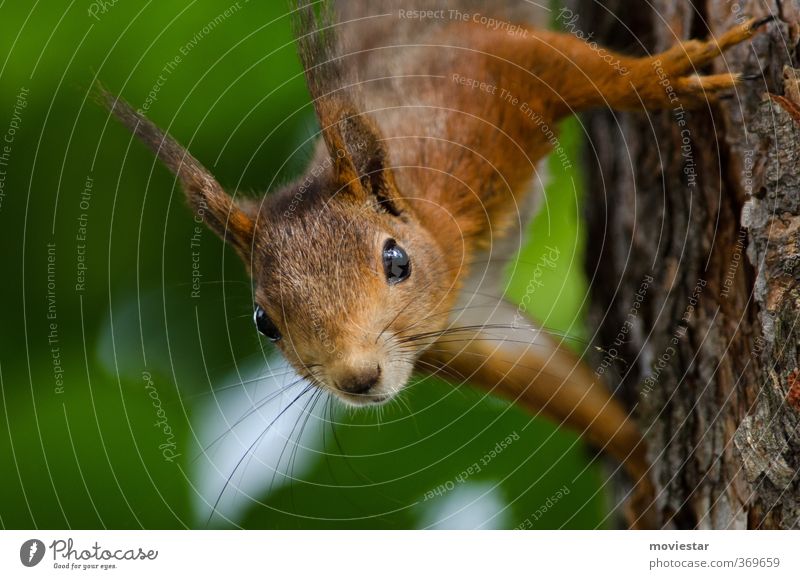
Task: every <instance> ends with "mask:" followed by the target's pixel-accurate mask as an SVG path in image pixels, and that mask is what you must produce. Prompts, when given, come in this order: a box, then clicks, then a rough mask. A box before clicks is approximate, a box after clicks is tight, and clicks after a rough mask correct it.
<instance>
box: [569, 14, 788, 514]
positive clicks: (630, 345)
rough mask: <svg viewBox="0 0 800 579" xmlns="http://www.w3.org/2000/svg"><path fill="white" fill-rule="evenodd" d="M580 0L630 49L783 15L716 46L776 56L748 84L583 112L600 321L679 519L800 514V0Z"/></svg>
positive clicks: (653, 47)
mask: <svg viewBox="0 0 800 579" xmlns="http://www.w3.org/2000/svg"><path fill="white" fill-rule="evenodd" d="M568 4H569V5H570V7H571V8H572V9H573V10H574V11H575V13H576V14H578V15H579V17H580V26H581V28H582V29H583V31H584V32H585V33H587V34H588V33H590V32H594V34H595V35H594V38H595V39H597V40H598V41H599V42H601V43H603V44H606V45H609V46H612V47H614V48H617V49H619V50H624V51H627V52H629V53H630V52H634V53H636V52H639V53H645V52H649V53H654V52H658V51H661V50H664V49H666V48H668V47H669V46H670V45H672V44H674V43H675V42H676V41H677V40H681V39H687V38H692V37H696V38H704V37H706V36H707V35H708V34H719V33H720V32H722V31H723V30H725V29H726V28H728V27H730V26H732V25H734V24H735V23H736V22H741V21H742V20H743V19H744V18H747V17H749V16H765V15H767V14H769V13H770V12H769V11H770V10H771V11H772V13H774V14H777V15H778V16H779V21H778V22H777V23H775V24H771V25H769V27H768V28H767V30H766V32H765V33H762V34H761V35H760V36H758V37H757V38H756V39H754V40H753V42H752V43H749V44H746V45H742V46H739V47H736V48H735V49H734V50H732V51H730V52H728V53H727V54H726V56H725V58H724V59H722V58H720V59H719V60H718V62H717V63H716V64H715V66H714V69H715V70H716V71H718V72H722V71H723V70H725V69H729V70H732V71H743V72H745V73H758V72H759V71H763V73H764V76H763V79H761V80H757V81H749V82H747V83H746V85H745V86H743V87H742V89H741V90H739V91H738V94H736V95H734V96H733V98H732V99H731V100H725V101H723V102H721V103H720V104H718V105H714V106H711V107H709V108H708V109H706V110H698V111H691V112H689V111H685V112H684V113H683V114H685V117H681V114H682V112H681V111H680V109H678V108H677V107H678V106H679V105H678V104H676V109H674V110H671V111H665V112H662V113H650V114H644V113H630V114H628V113H625V114H619V113H617V114H612V113H610V112H608V111H599V112H596V113H592V114H590V115H587V116H585V117H584V118H583V121H584V123H585V126H586V128H587V131H588V135H589V138H590V142H591V143H593V146H590V147H587V156H586V161H587V167H588V169H589V178H588V179H587V187H588V190H589V192H588V194H587V206H588V207H587V209H588V211H587V220H588V228H589V232H588V233H589V239H591V240H592V243H591V244H590V246H589V251H588V255H587V270H588V273H589V276H590V280H591V288H592V305H591V308H590V324H591V325H592V327H593V328H594V329H595V330H596V331H597V334H596V336H595V340H596V343H597V345H599V346H602V347H604V348H606V349H607V350H610V351H611V352H612V353H613V354H616V356H617V358H616V359H615V360H614V363H613V364H612V365H611V368H613V371H608V372H606V373H605V374H606V377H607V378H608V379H609V383H611V384H614V383H615V380H616V381H617V382H616V383H619V384H620V385H621V386H620V388H621V392H622V395H623V396H625V397H627V399H628V400H629V401H630V402H631V403H632V404H636V410H635V412H636V415H637V417H638V419H639V420H640V422H641V424H642V427H643V429H644V430H646V431H647V434H646V438H647V440H648V444H649V450H650V455H651V458H652V461H653V478H654V482H655V484H656V486H657V488H658V492H659V496H658V503H657V505H658V511H659V514H660V516H661V517H662V521H661V522H662V524H663V526H664V527H666V528H767V529H774V528H798V527H800V474H798V468H799V467H800V432H799V431H798V424H799V423H800V370H798V368H799V367H800V347H798V342H799V341H800V328H798V322H799V321H800V313H799V312H800V164H798V160H800V82H798V81H796V80H795V79H794V75H793V72H794V71H793V69H791V68H785V67H791V66H793V65H794V66H797V65H798V61H797V56H798V52H797V43H798V36H799V34H798V30H799V27H798V23H800V6H798V3H797V2H796V1H791V2H790V1H787V0H785V1H784V2H783V3H782V6H778V4H776V3H775V2H774V1H773V0H769V1H766V2H765V1H763V0H762V1H748V0H741V1H735V0H708V1H696V2H688V1H675V0H655V1H653V2H649V3H645V2H641V3H640V2H636V3H631V2H630V0H608V1H605V2H600V1H596V0H572V1H571V2H569V3H568ZM632 4H635V6H633V5H632ZM650 4H652V6H651V7H650V6H649V5H650ZM702 72H709V71H702ZM797 78H798V79H800V71H798V76H797ZM767 93H770V94H771V95H773V96H769V95H768V94H767ZM681 118H685V122H686V124H685V126H681V123H680V120H681ZM648 276H652V283H648V281H647V280H648V279H649V277H648ZM637 292H639V294H638V297H637ZM642 296H644V297H643V298H642ZM639 306H640V307H639ZM601 357H602V354H600V355H599V356H598V360H596V364H597V367H601V366H602V365H603V363H604V360H601ZM608 358H609V356H608V354H607V355H606V360H607V359H608Z"/></svg>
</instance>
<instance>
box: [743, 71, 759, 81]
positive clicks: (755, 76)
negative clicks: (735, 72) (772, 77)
mask: <svg viewBox="0 0 800 579" xmlns="http://www.w3.org/2000/svg"><path fill="white" fill-rule="evenodd" d="M762 78H764V73H763V72H754V73H753V74H740V75H739V79H740V80H761V79H762Z"/></svg>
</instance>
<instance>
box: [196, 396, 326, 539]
mask: <svg viewBox="0 0 800 579" xmlns="http://www.w3.org/2000/svg"><path fill="white" fill-rule="evenodd" d="M313 387H314V386H313V385H311V384H309V385H308V386H306V387H305V388H304V389H303V391H302V392H300V394H298V395H297V397H296V398H295V399H294V400H292V401H291V402H290V403H289V404H288V405H287V406H286V407H285V408H284V409H283V410H281V411H280V412H279V413H278V415H277V416H276V417H275V418H273V419H272V421H271V422H270V423H269V424H268V425H267V427H266V428H265V429H264V430H263V431H262V432H261V434H259V435H258V437H257V438H256V439H255V440H254V441H253V443H252V444H251V445H250V446H249V447H248V449H247V451H246V452H245V454H244V455H243V456H242V458H240V459H239V461H238V462H237V463H236V466H235V467H234V468H233V472H231V474H230V476H229V477H228V479H227V480H226V481H225V484H224V485H223V486H222V490H221V491H219V494H218V495H217V500H216V501H214V506H213V507H212V508H211V513H210V514H209V515H208V520H207V521H206V527H208V526H209V525H210V524H211V519H212V518H213V517H214V513H216V512H217V507H219V502H220V501H221V500H222V495H224V494H225V491H226V490H227V488H228V485H229V484H230V482H231V479H232V478H233V476H234V475H235V474H236V471H237V470H239V467H240V466H241V465H242V462H243V461H244V459H245V458H247V457H248V456H249V455H250V454H251V453H252V452H253V449H254V448H255V447H256V446H257V445H258V443H259V442H260V441H261V440H262V439H263V438H264V436H265V435H266V434H267V432H268V431H269V429H270V428H272V426H273V425H274V424H275V423H276V422H277V421H278V420H279V419H280V418H281V417H282V416H283V415H284V414H285V413H286V412H287V411H288V410H289V409H290V408H291V407H292V406H294V404H295V403H296V402H297V401H298V400H300V399H301V398H302V397H303V396H305V395H306V394H307V393H308V392H309V391H310V390H311V389H312V388H313Z"/></svg>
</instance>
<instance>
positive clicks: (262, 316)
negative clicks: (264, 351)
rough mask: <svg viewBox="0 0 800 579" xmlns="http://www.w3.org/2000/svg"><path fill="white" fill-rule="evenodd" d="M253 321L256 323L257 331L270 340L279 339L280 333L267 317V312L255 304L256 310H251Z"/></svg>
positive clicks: (275, 340)
mask: <svg viewBox="0 0 800 579" xmlns="http://www.w3.org/2000/svg"><path fill="white" fill-rule="evenodd" d="M253 321H254V322H255V323H256V328H258V331H259V332H261V333H262V334H264V335H265V336H266V337H267V338H268V339H269V341H270V342H277V341H278V340H280V339H281V333H280V332H279V331H278V328H276V327H275V324H273V323H272V320H270V319H269V316H268V315H267V312H265V311H264V309H263V308H262V307H261V306H256V311H255V312H253Z"/></svg>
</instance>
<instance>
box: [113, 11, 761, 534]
mask: <svg viewBox="0 0 800 579" xmlns="http://www.w3.org/2000/svg"><path fill="white" fill-rule="evenodd" d="M393 1H394V0H383V3H379V4H380V5H379V6H378V5H373V6H375V8H374V11H372V13H370V11H369V8H367V6H368V4H367V3H362V2H347V3H343V4H341V5H340V6H339V12H338V16H337V11H336V10H335V9H334V8H333V7H332V6H331V5H328V7H327V8H325V9H323V13H322V15H317V14H315V13H314V12H313V11H312V10H311V9H309V8H298V9H297V15H298V16H297V35H298V39H299V40H298V44H299V46H300V53H301V58H302V61H303V65H304V67H305V69H306V75H307V79H308V84H309V89H310V92H311V96H312V98H313V99H314V106H315V109H316V111H317V115H318V117H319V122H320V127H321V135H322V140H321V142H320V145H319V147H318V149H317V154H316V155H315V157H314V159H313V161H312V163H311V165H310V167H309V170H308V172H307V174H306V175H304V176H303V177H301V178H300V179H298V180H297V181H296V182H294V183H292V184H290V185H288V186H286V187H285V188H283V189H281V190H279V191H277V192H273V193H272V194H270V195H268V196H266V197H264V199H263V201H262V202H261V204H260V206H256V205H254V204H252V203H237V202H234V201H233V200H232V199H231V198H230V197H228V196H227V195H226V194H225V193H224V192H223V190H222V188H221V187H220V186H219V184H218V183H217V182H216V181H215V180H214V179H213V177H212V176H211V175H210V174H209V173H208V172H207V171H206V170H205V169H204V168H203V167H202V166H201V165H200V163H198V162H197V161H196V160H195V159H194V158H193V157H192V156H191V155H189V153H188V152H186V151H185V150H184V149H183V148H181V147H180V146H179V145H178V144H177V143H176V142H175V141H174V140H173V139H171V138H170V137H168V136H165V135H164V134H163V133H161V131H159V130H158V129H157V128H156V127H155V126H154V125H153V124H152V123H150V122H149V121H147V120H146V119H145V118H144V117H143V116H142V115H140V114H138V113H137V112H136V111H134V110H133V109H132V108H131V107H129V106H128V105H126V104H125V103H124V102H123V101H119V100H117V99H115V98H114V97H111V96H109V95H107V94H105V93H104V97H103V98H104V99H105V101H106V103H107V104H108V105H109V106H110V107H111V108H112V110H113V112H114V113H115V114H116V115H117V117H119V118H120V119H121V120H122V122H123V123H124V124H125V125H126V126H127V127H128V128H129V129H131V130H132V131H134V132H135V133H136V135H137V136H138V137H139V138H141V139H142V140H143V141H144V142H145V143H146V144H148V145H149V146H150V147H151V148H152V149H153V150H155V151H156V152H157V153H158V155H159V157H160V158H161V159H162V161H163V162H164V163H165V164H166V165H167V167H169V168H170V169H171V170H172V171H173V172H175V173H176V174H177V175H178V177H179V178H180V181H181V183H182V185H183V187H184V189H185V190H186V194H187V197H188V200H189V203H190V205H191V206H192V207H193V208H194V209H195V211H198V210H203V217H204V219H205V220H206V222H207V223H208V225H209V226H210V227H211V229H213V230H214V231H215V232H216V233H217V234H218V235H220V236H221V237H223V238H224V239H226V241H228V242H231V243H232V244H233V245H234V246H235V247H236V249H237V251H238V252H239V254H240V255H241V256H242V258H243V259H244V261H245V263H246V264H247V266H248V268H249V270H250V272H251V275H252V276H253V278H254V280H255V287H256V294H255V299H256V302H257V303H258V304H260V305H261V306H262V307H263V308H264V310H265V311H266V312H267V313H268V315H269V317H270V318H271V319H272V320H273V321H274V322H275V324H276V325H277V327H278V328H279V329H280V330H281V332H282V333H283V339H282V340H281V341H280V342H278V345H279V347H280V348H281V350H282V351H283V353H284V354H285V355H286V356H287V358H288V359H289V360H290V361H291V362H292V364H293V365H294V366H295V367H296V368H297V369H298V371H299V372H301V373H303V374H304V375H306V376H308V377H309V378H310V379H311V380H312V381H314V382H316V383H317V384H318V385H320V386H321V387H324V388H328V389H330V390H331V391H334V392H336V393H337V394H338V395H340V396H341V397H342V398H343V399H345V400H347V401H349V402H353V403H358V402H380V401H383V400H384V399H385V398H387V397H390V396H391V395H393V394H395V393H396V392H397V391H398V390H399V389H400V388H401V387H402V386H403V385H404V384H405V383H406V382H407V380H408V376H409V375H410V373H411V371H412V369H416V371H419V372H423V373H429V372H431V371H434V370H436V371H437V372H438V371H441V372H443V373H444V374H446V375H449V376H451V377H453V378H455V379H464V378H466V379H468V380H469V381H470V382H472V383H475V384H477V385H480V386H482V387H484V388H486V389H487V390H490V391H494V392H497V393H499V394H502V395H505V396H507V397H510V398H512V399H514V400H517V401H519V402H520V403H521V404H522V405H524V406H526V407H528V408H529V409H531V410H532V411H535V412H539V411H543V412H545V414H546V415H548V416H550V417H551V418H553V419H555V420H557V421H560V422H563V423H565V424H567V425H569V426H571V427H573V428H575V429H577V430H578V431H579V432H582V433H583V434H584V435H585V436H586V438H587V439H589V440H590V441H592V442H593V443H595V444H597V445H598V446H601V447H603V448H605V449H606V450H607V451H608V452H610V453H611V454H612V455H613V456H614V457H616V458H617V459H618V460H619V461H620V462H621V463H623V464H624V465H625V466H626V468H627V470H628V472H629V473H630V474H631V476H632V478H633V479H634V481H638V486H637V489H638V495H637V496H638V503H637V504H636V507H635V516H634V519H635V518H641V517H646V515H647V512H648V509H649V507H650V506H651V502H652V485H651V484H650V483H649V481H648V477H647V472H648V469H649V466H648V463H647V460H646V453H645V447H644V444H643V442H642V441H641V439H640V436H639V434H638V430H637V429H636V427H635V426H634V424H633V423H632V422H631V421H630V420H628V418H627V415H626V413H625V411H624V410H623V408H622V407H621V405H620V404H619V403H618V402H616V401H615V400H614V399H613V398H612V397H611V395H610V394H609V392H608V391H607V389H606V388H605V387H604V385H602V384H600V383H597V382H596V380H595V379H594V376H593V375H592V374H591V372H589V371H587V370H586V369H585V367H583V366H582V365H581V364H580V362H579V361H578V360H577V359H576V358H575V357H574V356H573V355H572V354H570V353H569V352H568V351H566V350H564V349H563V348H562V347H560V346H559V345H557V344H555V343H554V342H552V341H550V340H549V339H547V338H546V337H544V336H542V334H541V333H538V334H535V335H534V334H531V333H530V330H528V334H525V333H524V331H522V332H523V333H520V332H521V330H519V329H512V330H509V329H508V328H509V326H508V325H507V322H508V319H507V318H508V316H507V313H508V312H507V306H508V304H505V302H503V301H502V300H501V299H500V298H498V301H496V303H494V306H493V307H494V308H495V309H494V310H493V314H492V315H493V316H495V317H499V319H502V320H503V321H504V324H499V325H498V327H500V326H503V327H505V328H506V331H505V332H504V333H503V332H501V333H502V336H503V339H502V340H499V339H498V337H497V335H496V334H495V333H493V332H492V331H491V329H490V327H489V324H488V323H487V324H478V325H476V326H473V327H469V328H461V329H459V328H455V329H454V328H449V329H448V324H449V323H452V320H453V317H454V316H453V312H454V311H455V310H454V305H455V304H456V302H457V300H458V299H462V300H463V299H464V295H467V294H468V293H469V292H468V290H464V289H463V287H464V286H465V284H466V283H467V282H466V280H467V279H468V278H469V275H470V271H471V270H470V267H471V265H472V264H473V262H474V261H475V260H476V259H477V257H478V256H479V254H481V252H487V251H490V250H492V249H493V248H494V247H497V246H498V241H499V240H501V239H503V238H504V237H506V236H508V235H510V233H511V231H512V230H513V229H514V228H515V226H516V227H517V228H519V227H522V226H523V224H520V223H519V218H518V215H519V213H520V207H521V206H522V205H524V204H525V200H526V197H528V196H529V195H530V194H531V193H530V184H531V180H532V179H533V178H534V177H535V175H536V168H535V167H536V163H537V162H538V161H539V160H540V159H541V158H543V157H544V156H546V155H547V154H548V152H549V151H550V149H551V146H552V145H551V143H550V142H548V139H547V138H546V137H545V133H544V131H543V130H542V124H544V125H545V126H547V127H551V128H553V130H555V126H556V125H557V123H558V121H559V120H560V119H562V118H563V117H565V116H567V115H569V114H573V113H576V112H580V111H581V110H585V109H587V108H590V107H597V106H604V107H611V108H616V109H639V108H641V107H642V106H643V107H645V108H647V109H659V108H665V107H669V106H674V105H673V104H672V103H671V102H670V98H669V97H670V95H669V94H668V93H667V91H666V90H665V86H664V85H663V84H662V81H664V79H666V80H667V81H668V83H669V84H670V86H672V87H673V88H674V91H675V95H677V98H678V99H679V100H680V103H682V104H684V105H685V106H691V105H697V104H700V103H704V102H706V100H707V99H708V98H713V97H714V94H716V93H717V92H719V91H721V90H725V89H728V88H730V87H732V86H734V84H735V83H736V82H737V79H738V77H737V75H730V74H727V75H714V76H708V77H703V76H696V71H697V69H698V68H700V67H703V66H704V65H706V64H708V63H709V62H710V61H711V60H712V59H713V58H714V57H716V56H717V55H718V54H719V53H720V52H721V51H722V50H724V49H726V48H728V47H730V46H733V45H734V44H736V43H738V42H741V41H743V40H745V39H747V38H749V37H750V36H751V35H752V34H753V33H754V25H753V22H750V23H747V24H745V25H742V26H739V27H737V28H735V29H733V30H731V31H730V32H728V33H726V34H725V35H723V36H722V37H721V38H720V39H718V41H710V42H699V41H690V42H687V43H685V44H682V45H679V46H675V47H674V48H672V49H670V50H669V51H667V52H665V53H664V54H661V55H657V56H654V57H647V58H629V57H626V56H624V55H614V58H618V59H619V62H620V64H621V66H623V67H624V68H625V69H626V70H627V71H628V74H626V75H622V74H620V72H619V70H615V69H614V68H613V67H612V66H610V65H609V64H608V63H607V62H605V61H604V60H603V59H602V57H601V56H600V55H599V54H598V53H597V52H596V51H594V50H592V49H591V48H590V47H588V46H587V45H586V44H585V43H584V42H582V41H581V40H579V39H577V38H575V37H573V36H570V35H566V34H559V33H554V32H548V31H544V30H539V29H533V28H525V29H524V30H525V34H518V35H510V34H506V33H504V32H503V31H502V30H500V31H492V30H490V29H488V28H487V27H485V26H482V25H480V24H475V23H470V22H467V23H465V22H441V21H437V22H432V23H430V24H429V25H426V24H425V23H424V22H411V21H398V19H397V15H396V13H395V12H394V10H395V7H393V5H392V4H391V3H392V2H393ZM462 1H463V2H465V1H466V0H462ZM404 4H406V3H404ZM387 7H391V10H390V12H389V14H390V15H389V16H381V17H379V18H365V19H363V20H362V21H355V22H351V23H349V24H342V23H341V22H344V21H345V20H350V19H351V18H352V17H354V16H362V17H366V16H370V15H371V14H379V13H381V12H380V9H381V8H383V9H384V10H386V9H387ZM337 19H338V20H337ZM657 70H658V71H660V75H659V74H658V73H657ZM453 75H459V77H458V78H467V79H474V80H476V81H478V82H484V83H488V84H489V85H491V86H496V87H498V88H497V91H500V90H502V89H505V90H506V91H508V93H509V94H510V95H511V96H512V97H513V98H516V99H518V100H517V102H516V103H510V102H508V100H504V99H503V98H501V96H500V95H499V94H489V93H488V92H487V91H486V90H480V89H471V88H469V87H467V86H465V85H464V84H463V83H460V82H456V80H455V79H454V76H453ZM521 102H525V103H527V104H528V106H529V109H530V110H531V111H532V113H535V115H536V120H535V121H534V120H531V118H530V116H528V115H526V114H523V113H522V111H521V109H520V103H521ZM389 238H392V239H395V240H397V242H398V243H399V244H400V245H401V246H402V247H404V248H405V249H406V250H407V251H408V253H409V255H410V256H411V262H412V266H413V270H412V275H411V276H410V278H409V279H408V280H406V281H404V282H402V283H399V284H397V285H389V284H387V282H386V279H385V277H384V274H383V270H382V265H381V248H382V247H383V243H384V242H385V241H386V239H389ZM505 257H508V256H505ZM470 283H472V282H470ZM472 291H477V290H475V288H473V290H472ZM476 295H477V294H476ZM504 308H505V309H504ZM498 312H499V313H498ZM490 317H491V316H490ZM486 319H489V318H486ZM495 329H497V328H495ZM412 338H413V339H412ZM511 338H514V339H513V340H512V339H511ZM526 340H527V341H528V342H529V344H528V345H524V343H525V341H526ZM520 342H523V345H520ZM376 368H377V369H378V370H377V371H379V372H382V378H381V383H380V386H378V387H376V389H375V391H374V392H370V394H369V396H366V397H362V398H358V397H355V396H353V395H350V394H347V393H345V392H342V391H341V389H340V388H339V385H340V384H341V383H342V381H343V380H346V379H347V378H348V377H349V376H353V375H355V374H358V373H363V372H373V373H374V372H375V371H376ZM642 520H643V521H644V524H645V525H646V524H647V523H646V518H645V519H642ZM640 523H641V521H640Z"/></svg>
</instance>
